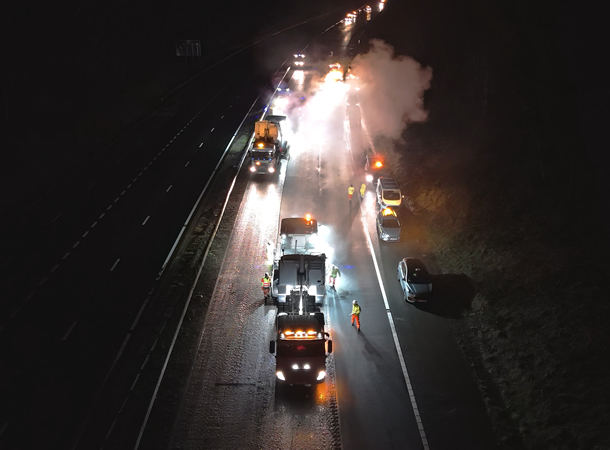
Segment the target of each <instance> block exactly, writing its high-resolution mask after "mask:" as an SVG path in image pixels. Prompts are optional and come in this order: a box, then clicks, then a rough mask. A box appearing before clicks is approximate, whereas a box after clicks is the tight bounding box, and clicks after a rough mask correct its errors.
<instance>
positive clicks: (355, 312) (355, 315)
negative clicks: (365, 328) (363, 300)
mask: <svg viewBox="0 0 610 450" xmlns="http://www.w3.org/2000/svg"><path fill="white" fill-rule="evenodd" d="M360 311H361V308H360V305H359V304H358V302H357V301H356V300H354V301H353V302H352V326H354V321H355V322H356V326H357V327H358V331H360Z"/></svg>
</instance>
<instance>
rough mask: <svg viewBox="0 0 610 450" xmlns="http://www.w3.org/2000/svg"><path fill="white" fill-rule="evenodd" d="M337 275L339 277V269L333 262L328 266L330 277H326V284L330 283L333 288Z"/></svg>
mask: <svg viewBox="0 0 610 450" xmlns="http://www.w3.org/2000/svg"><path fill="white" fill-rule="evenodd" d="M337 276H339V277H341V271H340V270H339V268H338V267H337V266H335V265H334V264H333V266H332V267H331V268H330V277H329V278H328V284H330V285H331V286H332V288H333V289H334V288H335V281H336V279H337Z"/></svg>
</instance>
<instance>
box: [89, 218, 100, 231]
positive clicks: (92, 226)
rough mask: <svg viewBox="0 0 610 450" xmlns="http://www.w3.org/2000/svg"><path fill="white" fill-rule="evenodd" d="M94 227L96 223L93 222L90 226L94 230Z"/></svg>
mask: <svg viewBox="0 0 610 450" xmlns="http://www.w3.org/2000/svg"><path fill="white" fill-rule="evenodd" d="M100 219H101V217H100ZM96 225H97V222H93V223H92V224H91V228H95V226H96Z"/></svg>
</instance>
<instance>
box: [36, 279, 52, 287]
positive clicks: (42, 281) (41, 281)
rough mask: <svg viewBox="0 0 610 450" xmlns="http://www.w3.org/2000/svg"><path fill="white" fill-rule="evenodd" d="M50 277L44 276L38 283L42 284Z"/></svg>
mask: <svg viewBox="0 0 610 450" xmlns="http://www.w3.org/2000/svg"><path fill="white" fill-rule="evenodd" d="M48 279H49V278H48V277H44V278H43V279H42V280H40V283H38V286H42V285H43V284H45V283H46V282H47V280H48Z"/></svg>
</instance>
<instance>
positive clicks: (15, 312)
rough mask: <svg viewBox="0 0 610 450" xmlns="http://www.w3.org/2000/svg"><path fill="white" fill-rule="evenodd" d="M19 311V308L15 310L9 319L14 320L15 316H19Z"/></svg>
mask: <svg viewBox="0 0 610 450" xmlns="http://www.w3.org/2000/svg"><path fill="white" fill-rule="evenodd" d="M19 311H21V308H20V307H19V308H17V309H16V310H15V311H13V313H12V314H11V319H14V318H15V316H16V315H17V314H19Z"/></svg>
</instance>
